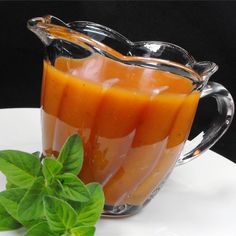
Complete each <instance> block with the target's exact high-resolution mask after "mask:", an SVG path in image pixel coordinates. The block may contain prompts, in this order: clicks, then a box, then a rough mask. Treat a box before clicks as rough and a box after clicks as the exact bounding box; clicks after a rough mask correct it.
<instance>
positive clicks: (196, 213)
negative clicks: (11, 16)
mask: <svg viewBox="0 0 236 236" xmlns="http://www.w3.org/2000/svg"><path fill="white" fill-rule="evenodd" d="M0 120H1V122H0V130H1V135H0V149H19V150H24V151H30V152H33V151H36V150H40V147H41V129H40V111H39V109H29V108H28V109H27V108H26V109H25V108H24V109H3V110H0ZM4 184H5V180H4V177H3V175H1V173H0V189H1V190H3V189H4ZM235 212H236V165H235V164H234V163H233V162H231V161H229V160H228V159H226V158H224V157H222V156H220V155H218V154H217V153H215V152H212V151H207V152H205V153H204V154H202V155H201V156H200V157H199V158H197V159H196V160H194V161H192V162H190V163H188V164H185V165H182V166H179V167H176V168H175V169H174V171H173V173H172V174H171V176H170V178H169V179H168V181H167V182H166V184H165V185H164V187H163V188H162V189H161V191H160V192H159V193H158V195H157V196H156V197H155V198H154V199H153V200H152V201H151V202H150V203H149V204H148V205H147V206H146V207H145V208H144V209H143V210H142V211H141V212H140V213H139V214H137V215H135V216H132V217H129V218H124V219H101V220H100V221H99V222H98V224H97V231H96V235H97V236H110V235H112V236H130V235H131V233H132V234H135V235H138V236H141V235H146V236H190V235H191V236H199V235H201V236H225V235H227V236H235V235H236V224H235ZM23 234H24V230H22V229H21V230H19V231H10V232H0V236H21V235H23Z"/></svg>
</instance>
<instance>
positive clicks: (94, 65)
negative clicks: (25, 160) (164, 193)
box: [28, 16, 234, 217]
mask: <svg viewBox="0 0 236 236" xmlns="http://www.w3.org/2000/svg"><path fill="white" fill-rule="evenodd" d="M28 28H29V29H30V30H31V31H32V32H34V33H35V34H36V35H37V36H38V37H39V38H40V39H41V41H42V42H43V44H44V46H45V49H46V50H45V52H46V53H45V59H44V73H43V85H42V96H41V107H42V130H43V151H44V153H45V154H47V155H55V156H57V155H58V152H59V151H60V148H61V147H62V145H63V143H64V141H65V140H66V138H67V137H68V136H69V135H71V134H73V133H79V134H80V136H81V138H82V140H83V145H84V150H85V152H84V164H83V168H82V171H81V173H80V178H81V179H82V180H83V181H84V182H85V183H88V182H91V181H96V182H99V183H101V184H102V186H103V189H104V193H105V199H106V203H105V206H104V213H103V215H104V216H109V217H121V216H127V215H132V214H134V213H136V212H138V211H139V210H140V209H142V207H143V206H145V205H146V204H147V203H148V202H149V201H150V200H151V199H152V197H153V196H154V195H155V194H156V193H157V191H158V190H159V189H160V187H161V186H162V184H163V183H164V182H165V180H166V178H167V177H168V176H169V174H170V173H171V171H172V170H173V167H175V166H176V165H179V164H183V163H185V162H188V161H190V160H192V159H194V158H195V157H197V156H198V155H200V154H201V153H203V152H204V151H206V150H207V149H209V148H210V147H211V146H212V145H213V144H214V143H215V142H216V141H217V140H218V139H219V138H220V137H221V136H222V135H223V133H224V132H225V131H226V130H227V129H228V127H229V125H230V123H231V121H232V118H233V113H234V103H233V99H232V97H231V95H230V94H229V92H228V91H227V90H226V89H225V88H224V87H223V86H222V85H220V84H218V83H215V82H208V80H209V78H210V76H211V75H212V74H213V73H214V72H216V70H217V68H218V67H217V65H216V64H215V63H213V62H208V61H202V62H197V61H196V60H195V59H194V58H193V57H192V56H191V55H190V54H189V53H188V52H187V51H186V50H184V49H183V48H181V47H179V46H176V45H174V44H171V43H167V42H158V41H141V42H131V41H129V40H128V39H127V38H125V37H124V36H122V35H121V34H119V33H117V32H116V31H114V30H111V29H110V28H107V27H105V26H102V25H99V24H95V23H92V22H86V21H74V22H71V23H64V22H63V21H61V20H59V19H58V18H56V17H53V16H45V17H37V18H34V19H31V20H29V21H28ZM208 96H211V97H214V98H215V99H216V101H217V108H218V116H217V117H215V120H214V122H213V123H212V124H211V126H210V128H209V129H208V130H206V131H203V132H202V133H201V134H202V136H201V138H199V136H198V139H197V140H194V142H193V141H191V142H190V143H191V145H192V149H191V150H190V151H188V152H187V153H183V152H182V149H183V147H184V145H185V142H186V140H187V138H188V135H189V132H190V129H191V126H192V122H193V119H194V116H195V112H196V109H197V105H198V102H199V98H202V97H208Z"/></svg>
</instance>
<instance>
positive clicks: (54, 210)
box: [43, 196, 77, 234]
mask: <svg viewBox="0 0 236 236" xmlns="http://www.w3.org/2000/svg"><path fill="white" fill-rule="evenodd" d="M43 202H44V210H45V216H46V219H47V221H48V224H49V227H50V228H51V230H52V231H53V232H56V233H60V234H62V233H64V232H65V231H68V230H70V229H71V228H73V227H74V226H75V224H76V223H77V214H76V212H75V210H74V209H73V208H72V207H71V206H70V205H69V204H68V203H67V202H65V201H63V200H61V199H58V198H56V197H52V196H45V197H44V199H43Z"/></svg>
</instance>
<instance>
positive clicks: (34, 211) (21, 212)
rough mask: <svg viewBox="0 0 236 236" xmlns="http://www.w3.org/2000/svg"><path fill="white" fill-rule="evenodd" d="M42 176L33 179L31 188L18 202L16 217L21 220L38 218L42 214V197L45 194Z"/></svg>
mask: <svg viewBox="0 0 236 236" xmlns="http://www.w3.org/2000/svg"><path fill="white" fill-rule="evenodd" d="M45 192H46V190H45V182H44V179H43V177H39V178H37V179H36V180H35V182H34V183H33V185H32V186H31V188H30V189H29V190H28V191H27V192H26V194H25V196H24V197H23V199H22V200H21V201H20V203H19V207H18V217H19V218H20V219H21V220H23V221H30V220H35V219H40V218H42V217H43V216H44V209H43V197H44V195H45Z"/></svg>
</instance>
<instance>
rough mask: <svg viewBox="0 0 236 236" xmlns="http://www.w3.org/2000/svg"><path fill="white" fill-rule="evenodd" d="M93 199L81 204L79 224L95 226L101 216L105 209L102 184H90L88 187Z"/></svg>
mask: <svg viewBox="0 0 236 236" xmlns="http://www.w3.org/2000/svg"><path fill="white" fill-rule="evenodd" d="M87 188H88V190H89V192H90V196H91V199H90V201H88V202H86V203H81V207H80V209H79V212H78V223H79V224H82V225H89V226H90V225H94V224H95V223H96V222H97V221H98V219H99V218H100V216H101V213H102V211H103V207H104V202H105V200H104V193H103V190H102V187H101V185H100V184H97V183H90V184H88V185H87Z"/></svg>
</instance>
